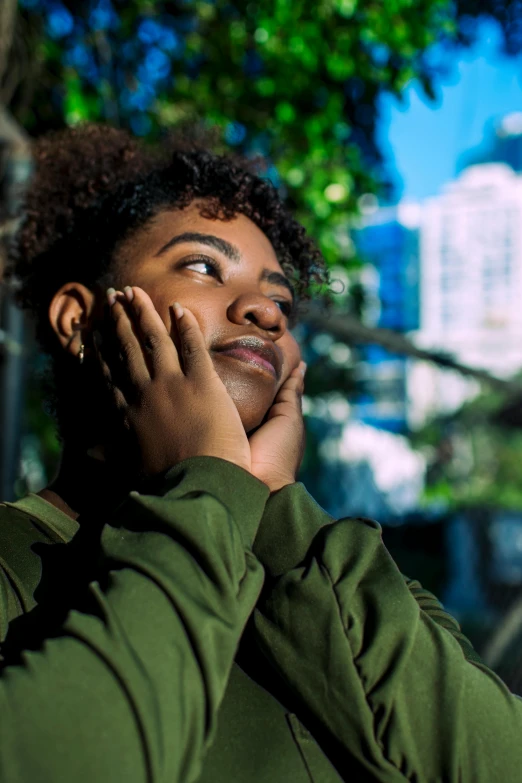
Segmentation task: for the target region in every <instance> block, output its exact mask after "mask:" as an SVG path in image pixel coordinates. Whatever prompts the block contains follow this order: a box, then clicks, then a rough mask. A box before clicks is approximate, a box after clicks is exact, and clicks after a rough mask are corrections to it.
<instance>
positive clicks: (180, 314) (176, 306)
mask: <svg viewBox="0 0 522 783" xmlns="http://www.w3.org/2000/svg"><path fill="white" fill-rule="evenodd" d="M172 306H173V308H174V315H175V316H176V318H177V319H178V320H179V319H180V318H183V308H182V306H181V305H180V303H179V302H174V304H173V305H172Z"/></svg>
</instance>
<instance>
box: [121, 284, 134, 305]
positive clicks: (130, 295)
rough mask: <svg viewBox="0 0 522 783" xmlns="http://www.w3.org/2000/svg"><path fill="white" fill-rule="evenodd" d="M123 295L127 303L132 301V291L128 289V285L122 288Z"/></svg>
mask: <svg viewBox="0 0 522 783" xmlns="http://www.w3.org/2000/svg"><path fill="white" fill-rule="evenodd" d="M123 293H124V294H125V296H126V297H127V299H128V300H129V302H132V300H133V299H134V291H133V290H132V288H131V287H130V285H126V286H125V287H124V289H123Z"/></svg>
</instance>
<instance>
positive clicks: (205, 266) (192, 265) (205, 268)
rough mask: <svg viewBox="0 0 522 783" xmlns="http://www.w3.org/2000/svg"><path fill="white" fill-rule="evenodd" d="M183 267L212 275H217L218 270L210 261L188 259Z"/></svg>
mask: <svg viewBox="0 0 522 783" xmlns="http://www.w3.org/2000/svg"><path fill="white" fill-rule="evenodd" d="M185 269H193V270H194V271H195V272H200V273H201V274H202V275H214V276H217V274H218V271H217V269H216V267H215V266H214V264H211V263H210V261H189V263H188V264H185Z"/></svg>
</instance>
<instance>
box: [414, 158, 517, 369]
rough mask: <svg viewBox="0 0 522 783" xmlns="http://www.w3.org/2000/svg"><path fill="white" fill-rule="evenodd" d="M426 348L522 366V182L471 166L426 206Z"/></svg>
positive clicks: (500, 170)
mask: <svg viewBox="0 0 522 783" xmlns="http://www.w3.org/2000/svg"><path fill="white" fill-rule="evenodd" d="M420 253H421V264H420V268H421V271H420V298H421V306H420V332H419V334H418V335H417V340H418V342H419V343H420V344H422V345H426V346H427V345H429V347H430V348H438V349H441V350H444V351H445V352H448V353H451V354H452V355H453V356H454V357H455V358H457V359H459V360H460V361H462V362H463V363H465V364H470V365H471V366H473V367H480V368H483V369H486V370H489V371H490V372H492V373H494V374H496V375H500V376H509V375H512V374H513V373H514V372H516V371H517V370H519V369H520V368H522V177H520V175H518V174H516V173H515V172H514V171H513V170H512V169H511V168H510V167H509V166H506V165H505V164H502V163H491V164H483V165H478V166H472V167H470V168H468V169H466V170H465V171H464V172H463V173H462V175H461V176H460V177H459V178H458V179H457V180H455V181H454V182H452V183H450V184H448V185H447V186H446V188H445V189H444V191H443V193H442V194H441V195H440V196H436V197H434V198H431V199H429V200H427V201H426V202H425V204H424V208H423V216H422V227H421V240H420Z"/></svg>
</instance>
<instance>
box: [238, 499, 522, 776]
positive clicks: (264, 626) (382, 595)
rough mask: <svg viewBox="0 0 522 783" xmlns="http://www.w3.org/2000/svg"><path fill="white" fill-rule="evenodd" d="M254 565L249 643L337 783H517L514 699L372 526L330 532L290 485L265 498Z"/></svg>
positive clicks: (520, 703)
mask: <svg viewBox="0 0 522 783" xmlns="http://www.w3.org/2000/svg"><path fill="white" fill-rule="evenodd" d="M254 552H255V554H256V556H257V557H258V558H259V560H260V561H261V562H262V563H263V565H264V567H265V570H266V574H267V579H266V584H265V588H264V591H263V595H262V598H261V600H260V601H259V602H258V605H257V608H256V610H255V612H254V615H253V618H252V627H253V629H254V634H255V639H256V644H257V645H258V647H259V648H260V649H261V651H262V654H263V657H264V659H265V660H267V661H268V662H269V664H270V668H271V670H272V671H274V670H275V672H277V674H278V677H279V681H280V683H281V685H283V684H284V687H285V688H288V690H289V692H290V694H291V695H292V697H293V699H294V703H295V704H296V705H297V707H296V710H297V711H298V712H299V714H300V716H301V719H302V720H303V722H304V723H305V725H307V727H308V728H309V730H310V731H311V732H312V734H314V736H315V738H316V740H317V741H318V742H319V744H320V745H321V746H322V748H323V751H324V752H325V753H326V755H327V756H328V757H329V758H330V760H331V761H332V763H333V764H334V766H335V767H336V768H337V770H338V772H339V774H340V775H341V776H342V777H344V776H345V774H346V772H347V770H348V769H350V770H351V774H352V775H353V769H354V766H355V767H356V768H357V769H358V771H359V777H358V778H357V779H358V780H359V779H360V780H379V781H394V782H395V781H400V780H416V781H418V783H428V782H429V783H431V782H432V781H442V780H444V781H448V783H451V781H455V783H457V781H474V783H486V782H487V781H491V780H497V779H498V780H502V779H503V780H505V781H508V782H511V781H515V780H519V778H520V769H521V768H522V746H521V744H520V736H522V700H521V699H519V698H518V697H516V696H514V695H513V694H511V693H510V692H509V690H508V689H507V687H506V686H505V685H504V684H503V683H502V681H501V680H500V679H499V678H498V677H497V676H496V675H495V674H494V673H493V672H492V671H490V670H489V669H488V668H487V667H486V666H484V665H483V664H482V663H480V659H478V656H476V657H475V656H474V655H473V650H472V648H471V645H470V644H469V642H468V641H467V640H466V639H465V637H463V636H462V634H461V633H460V629H459V627H458V625H457V623H456V622H455V621H454V620H453V618H451V617H450V616H449V615H448V614H447V613H445V612H444V611H443V610H442V607H441V606H440V604H439V603H438V602H437V601H436V599H435V598H434V597H433V596H431V594H429V593H427V592H426V591H423V590H422V588H420V585H419V584H418V583H417V582H412V581H410V580H407V579H405V578H404V577H403V576H402V574H401V573H400V572H399V570H398V568H397V566H396V564H395V563H394V561H393V559H392V558H391V556H390V555H389V553H388V551H387V550H386V548H385V546H384V544H383V542H382V537H381V528H380V526H379V525H378V524H377V523H376V522H372V521H371V520H365V519H342V520H340V521H338V522H335V521H334V520H332V518H331V517H329V516H328V515H327V514H325V512H324V511H323V510H322V509H321V508H320V506H318V505H317V504H316V503H315V501H313V499H312V498H311V497H310V495H308V493H307V492H306V490H305V489H304V487H302V485H299V484H294V485H290V486H288V487H285V488H284V489H282V490H280V491H279V492H278V493H276V494H275V495H273V496H272V497H271V499H270V501H269V503H268V504H267V507H266V510H265V515H264V517H263V522H262V525H261V528H260V530H259V533H258V536H257V539H256V541H255V544H254ZM459 636H460V637H462V638H459ZM463 640H464V641H463ZM470 651H471V653H470ZM472 661H474V662H472ZM345 779H347V778H345ZM350 779H351V778H350Z"/></svg>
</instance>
